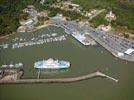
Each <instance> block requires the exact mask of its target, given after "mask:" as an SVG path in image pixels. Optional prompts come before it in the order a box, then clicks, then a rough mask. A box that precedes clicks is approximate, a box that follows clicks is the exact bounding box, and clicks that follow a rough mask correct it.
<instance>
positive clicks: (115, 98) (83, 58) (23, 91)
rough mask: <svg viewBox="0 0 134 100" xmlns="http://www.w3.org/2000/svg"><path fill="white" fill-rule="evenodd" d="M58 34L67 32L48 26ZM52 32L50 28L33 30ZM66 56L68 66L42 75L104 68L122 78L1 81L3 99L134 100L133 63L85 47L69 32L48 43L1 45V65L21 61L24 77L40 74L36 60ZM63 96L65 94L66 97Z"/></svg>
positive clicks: (26, 36)
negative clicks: (18, 46)
mask: <svg viewBox="0 0 134 100" xmlns="http://www.w3.org/2000/svg"><path fill="white" fill-rule="evenodd" d="M48 28H49V29H50V30H51V31H52V30H53V31H54V32H55V33H58V35H66V33H65V32H64V31H63V29H61V28H57V27H48ZM42 33H43V34H51V33H50V31H48V29H47V28H44V29H41V30H39V31H36V32H34V33H32V34H35V35H34V36H36V37H37V36H38V35H40V34H42ZM52 33H53V32H52ZM32 34H31V33H18V34H14V35H12V36H10V37H9V38H8V39H6V40H5V39H4V40H3V39H2V40H1V41H0V43H5V42H6V43H9V42H11V40H12V39H13V38H15V37H24V38H28V40H30V39H31V38H32V37H33V35H32ZM50 57H52V58H56V59H63V60H67V61H70V62H71V67H70V68H69V69H68V70H63V71H53V72H48V71H46V72H41V77H43V78H59V77H72V76H73V77H74V76H80V75H84V74H88V73H91V72H95V71H98V70H99V71H101V72H103V73H105V74H108V75H110V76H112V77H114V78H116V79H118V80H119V82H118V83H115V82H114V81H111V80H109V79H106V78H95V79H90V80H85V81H81V82H76V83H68V84H29V85H25V84H24V85H23V84H21V85H0V100H44V99H47V100H133V99H134V95H133V93H134V86H133V84H134V77H133V73H134V63H132V62H127V63H126V61H122V60H120V59H117V58H115V57H113V56H112V55H111V54H110V53H109V52H108V51H107V50H105V49H104V48H103V47H101V46H99V45H98V46H96V47H93V46H88V47H85V46H83V45H81V44H80V43H79V42H77V41H76V40H75V39H73V38H72V37H71V36H69V35H67V36H66V40H65V41H61V42H54V43H45V44H42V45H34V46H28V47H23V48H18V49H12V48H8V49H1V50H0V65H2V64H9V63H18V62H22V63H23V64H24V71H25V74H24V76H23V78H28V77H34V78H36V77H37V70H36V69H34V68H33V64H34V62H35V61H37V60H39V59H43V58H45V59H48V58H50ZM63 97H64V98H63Z"/></svg>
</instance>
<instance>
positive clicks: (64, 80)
mask: <svg viewBox="0 0 134 100" xmlns="http://www.w3.org/2000/svg"><path fill="white" fill-rule="evenodd" d="M97 77H102V78H108V79H111V80H113V81H115V82H118V80H117V79H115V78H112V77H110V76H108V75H106V74H103V73H101V72H99V71H97V72H94V73H89V74H87V75H82V76H78V77H70V78H54V79H20V80H8V81H0V85H1V84H41V83H42V84H43V83H44V84H45V83H46V84H49V83H74V82H78V81H84V80H88V79H92V78H97Z"/></svg>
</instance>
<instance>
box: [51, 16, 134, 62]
mask: <svg viewBox="0 0 134 100" xmlns="http://www.w3.org/2000/svg"><path fill="white" fill-rule="evenodd" d="M51 20H52V21H53V22H54V23H55V24H56V25H59V27H61V28H63V29H65V30H66V31H68V32H69V33H70V34H71V35H72V36H73V37H75V38H76V39H77V40H78V41H79V42H81V43H82V44H86V45H91V44H93V45H95V42H97V43H99V44H100V45H101V46H103V47H104V48H105V49H106V50H108V51H109V52H110V53H111V54H112V55H114V56H115V57H117V58H120V59H122V60H126V61H131V62H134V41H130V40H128V39H124V38H121V37H118V36H113V35H111V34H108V33H106V32H104V31H102V30H99V29H94V28H92V27H89V26H86V25H84V24H82V25H81V24H79V23H77V22H76V21H66V20H63V19H62V18H60V17H58V16H57V17H54V18H52V19H51ZM74 33H77V34H74ZM77 35H78V36H77ZM84 35H89V36H90V37H91V40H90V41H89V40H88V42H87V41H85V39H86V38H85V39H84V38H83V37H82V36H84ZM83 40H84V43H83Z"/></svg>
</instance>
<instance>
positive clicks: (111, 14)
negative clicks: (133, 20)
mask: <svg viewBox="0 0 134 100" xmlns="http://www.w3.org/2000/svg"><path fill="white" fill-rule="evenodd" d="M105 19H106V20H107V21H112V20H116V16H115V14H114V13H113V12H112V10H111V11H110V12H109V13H107V14H106V16H105Z"/></svg>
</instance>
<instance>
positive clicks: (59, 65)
mask: <svg viewBox="0 0 134 100" xmlns="http://www.w3.org/2000/svg"><path fill="white" fill-rule="evenodd" d="M69 67H70V62H68V61H63V60H61V61H59V60H54V59H52V58H49V59H48V60H41V61H37V62H35V63H34V68H38V69H65V68H69Z"/></svg>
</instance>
